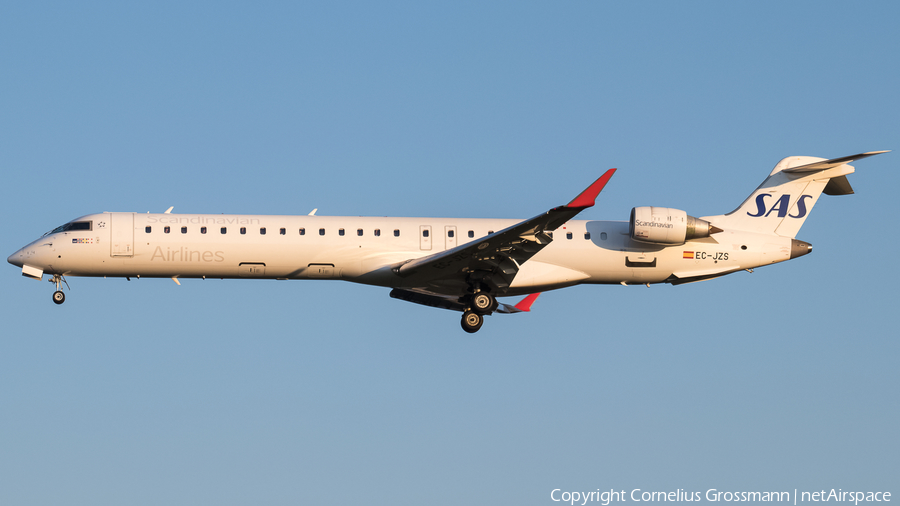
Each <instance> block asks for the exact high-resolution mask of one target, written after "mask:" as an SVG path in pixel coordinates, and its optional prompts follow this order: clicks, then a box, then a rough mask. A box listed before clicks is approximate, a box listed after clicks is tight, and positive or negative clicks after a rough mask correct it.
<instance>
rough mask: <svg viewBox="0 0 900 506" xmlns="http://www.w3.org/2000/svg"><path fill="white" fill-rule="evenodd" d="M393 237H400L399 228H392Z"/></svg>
mask: <svg viewBox="0 0 900 506" xmlns="http://www.w3.org/2000/svg"><path fill="white" fill-rule="evenodd" d="M394 237H400V230H398V229H394Z"/></svg>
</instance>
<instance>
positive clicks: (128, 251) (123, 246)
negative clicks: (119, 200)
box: [109, 213, 134, 257]
mask: <svg viewBox="0 0 900 506" xmlns="http://www.w3.org/2000/svg"><path fill="white" fill-rule="evenodd" d="M109 218H110V223H109V256H111V257H130V256H134V213H109Z"/></svg>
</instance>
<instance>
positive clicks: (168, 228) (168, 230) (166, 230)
mask: <svg viewBox="0 0 900 506" xmlns="http://www.w3.org/2000/svg"><path fill="white" fill-rule="evenodd" d="M171 230H172V227H164V228H163V232H165V233H167V234H168V233H169V232H170V231H171Z"/></svg>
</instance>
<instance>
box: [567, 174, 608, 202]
mask: <svg viewBox="0 0 900 506" xmlns="http://www.w3.org/2000/svg"><path fill="white" fill-rule="evenodd" d="M615 172H616V169H609V170H608V171H606V173H605V174H603V175H602V176H600V177H598V178H597V180H596V181H594V182H593V184H591V185H590V186H588V187H587V189H586V190H584V191H583V192H581V193H580V194H578V196H577V197H575V198H574V199H572V202H569V203H568V204H566V207H591V206H593V205H594V202H595V201H596V200H597V195H600V190H602V189H603V187H604V186H606V183H608V182H609V178H611V177H612V175H613V174H615Z"/></svg>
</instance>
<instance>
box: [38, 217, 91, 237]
mask: <svg viewBox="0 0 900 506" xmlns="http://www.w3.org/2000/svg"><path fill="white" fill-rule="evenodd" d="M90 229H91V222H89V221H73V222H70V223H66V224H65V225H60V226H58V227H56V228H54V229H53V230H51V231H49V232H47V233H46V234H44V235H50V234H57V233H59V232H69V231H70V230H90ZM44 235H42V236H41V237H44Z"/></svg>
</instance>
